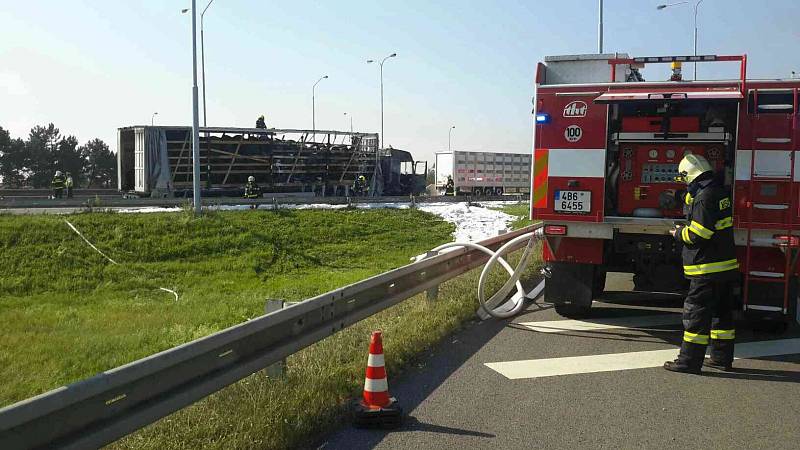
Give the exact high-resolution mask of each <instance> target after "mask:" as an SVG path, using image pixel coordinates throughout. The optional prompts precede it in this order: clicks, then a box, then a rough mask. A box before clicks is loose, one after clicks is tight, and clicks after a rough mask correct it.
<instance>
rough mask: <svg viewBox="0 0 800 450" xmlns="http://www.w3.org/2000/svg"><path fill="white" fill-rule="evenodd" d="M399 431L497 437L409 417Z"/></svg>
mask: <svg viewBox="0 0 800 450" xmlns="http://www.w3.org/2000/svg"><path fill="white" fill-rule="evenodd" d="M398 431H428V432H430V433H442V434H455V435H460V436H476V437H484V438H493V437H496V436H495V435H494V434H491V433H483V432H480V431H472V430H464V429H462V428H453V427H445V426H442V425H436V424H432V423H425V422H420V421H419V420H418V419H417V418H416V417H407V418H406V420H405V423H404V424H403V428H402V429H400V430H398Z"/></svg>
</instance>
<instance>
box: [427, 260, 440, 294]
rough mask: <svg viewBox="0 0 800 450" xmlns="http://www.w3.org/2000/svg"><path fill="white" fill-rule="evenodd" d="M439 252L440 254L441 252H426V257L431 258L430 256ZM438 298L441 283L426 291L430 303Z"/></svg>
mask: <svg viewBox="0 0 800 450" xmlns="http://www.w3.org/2000/svg"><path fill="white" fill-rule="evenodd" d="M438 254H439V252H426V253H425V257H426V258H430V257H432V256H436V255H438ZM438 298H439V285H438V284H437V285H436V286H434V287H432V288H430V289H428V290H427V291H425V300H427V301H428V302H429V303H433V302H435V301H436V300H437V299H438Z"/></svg>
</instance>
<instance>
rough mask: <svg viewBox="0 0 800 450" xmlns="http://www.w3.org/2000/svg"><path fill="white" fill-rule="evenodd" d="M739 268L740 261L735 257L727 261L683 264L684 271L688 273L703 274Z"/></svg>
mask: <svg viewBox="0 0 800 450" xmlns="http://www.w3.org/2000/svg"><path fill="white" fill-rule="evenodd" d="M738 268H739V261H738V260H737V259H736V258H734V259H729V260H727V261H720V262H713V263H708V264H695V265H689V266H683V273H684V274H686V275H703V274H707V273H717V272H725V271H728V270H733V269H738Z"/></svg>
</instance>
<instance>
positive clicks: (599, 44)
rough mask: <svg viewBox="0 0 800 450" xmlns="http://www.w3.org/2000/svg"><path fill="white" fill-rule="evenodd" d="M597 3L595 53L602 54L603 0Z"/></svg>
mask: <svg viewBox="0 0 800 450" xmlns="http://www.w3.org/2000/svg"><path fill="white" fill-rule="evenodd" d="M599 3H600V4H599V5H597V9H598V11H597V53H599V54H603V0H599Z"/></svg>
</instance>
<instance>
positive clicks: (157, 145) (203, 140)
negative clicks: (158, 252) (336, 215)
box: [117, 126, 382, 197]
mask: <svg viewBox="0 0 800 450" xmlns="http://www.w3.org/2000/svg"><path fill="white" fill-rule="evenodd" d="M199 147H200V185H201V187H202V189H203V191H204V193H205V194H206V195H236V196H238V195H240V194H241V191H242V188H243V186H244V184H245V183H246V182H247V178H248V177H249V176H254V177H255V178H256V182H257V183H258V184H259V185H260V186H261V188H262V190H263V191H264V192H271V193H290V192H307V193H316V194H317V195H322V196H325V195H330V196H332V195H346V194H347V193H348V190H349V189H350V187H351V186H352V185H353V182H354V181H355V179H356V178H357V177H358V176H360V175H363V176H365V177H366V178H367V181H368V183H369V185H370V186H376V187H375V188H373V189H374V190H378V191H380V189H381V187H382V182H381V179H382V176H381V170H380V165H376V161H379V160H380V157H381V155H380V153H379V150H378V135H377V134H376V133H353V132H345V131H324V130H316V131H313V130H290V129H285V130H284V129H257V128H201V129H200V140H199ZM117 149H118V151H117V170H118V174H117V175H118V188H119V190H120V191H122V192H126V193H133V194H135V195H138V196H152V197H172V196H186V195H191V191H192V181H193V178H192V173H193V171H192V128H191V127H182V126H131V127H123V128H119V129H118V132H117Z"/></svg>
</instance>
